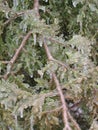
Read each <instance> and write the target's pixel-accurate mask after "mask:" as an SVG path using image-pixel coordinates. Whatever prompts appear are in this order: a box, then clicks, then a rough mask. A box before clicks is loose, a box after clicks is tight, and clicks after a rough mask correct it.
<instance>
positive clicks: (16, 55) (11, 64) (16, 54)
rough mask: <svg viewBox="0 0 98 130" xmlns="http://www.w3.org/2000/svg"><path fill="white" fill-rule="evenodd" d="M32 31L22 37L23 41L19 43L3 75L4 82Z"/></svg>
mask: <svg viewBox="0 0 98 130" xmlns="http://www.w3.org/2000/svg"><path fill="white" fill-rule="evenodd" d="M31 34H32V31H29V32H28V33H27V35H26V36H25V37H24V39H23V41H22V42H21V45H20V46H19V48H18V49H17V50H16V53H15V54H14V56H13V58H12V59H11V60H10V61H9V64H8V66H9V70H8V71H7V72H6V74H5V75H4V79H5V80H6V79H7V78H8V75H9V74H10V73H11V69H12V66H13V64H14V63H15V61H16V59H17V58H18V56H19V54H20V52H21V50H22V49H23V47H24V46H25V44H26V42H27V40H28V39H29V37H30V36H31Z"/></svg>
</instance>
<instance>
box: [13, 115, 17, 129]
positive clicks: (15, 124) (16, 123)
mask: <svg viewBox="0 0 98 130" xmlns="http://www.w3.org/2000/svg"><path fill="white" fill-rule="evenodd" d="M14 117H15V125H16V128H17V127H18V120H17V115H14Z"/></svg>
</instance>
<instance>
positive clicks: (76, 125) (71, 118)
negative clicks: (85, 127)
mask: <svg viewBox="0 0 98 130" xmlns="http://www.w3.org/2000/svg"><path fill="white" fill-rule="evenodd" d="M68 117H69V119H70V120H71V121H72V122H73V125H74V126H75V128H77V130H81V128H80V127H79V125H78V123H77V122H76V121H75V119H74V118H73V117H72V115H71V114H70V112H68Z"/></svg>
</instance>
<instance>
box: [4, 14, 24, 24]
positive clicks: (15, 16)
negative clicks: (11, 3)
mask: <svg viewBox="0 0 98 130" xmlns="http://www.w3.org/2000/svg"><path fill="white" fill-rule="evenodd" d="M22 14H24V12H20V13H15V15H14V16H13V17H11V18H9V19H8V20H7V21H5V22H4V23H3V26H6V25H8V24H9V23H10V22H11V21H13V20H15V19H16V18H17V17H20V16H21V15H22Z"/></svg>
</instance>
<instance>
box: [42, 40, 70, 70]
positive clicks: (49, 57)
mask: <svg viewBox="0 0 98 130" xmlns="http://www.w3.org/2000/svg"><path fill="white" fill-rule="evenodd" d="M44 48H45V50H46V54H47V57H48V60H49V61H53V62H56V63H57V64H59V65H61V66H63V67H64V68H66V70H67V69H68V66H67V65H66V64H64V63H62V62H61V61H58V60H56V59H54V58H53V57H52V55H51V53H50V51H49V49H48V46H47V44H46V39H44Z"/></svg>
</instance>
